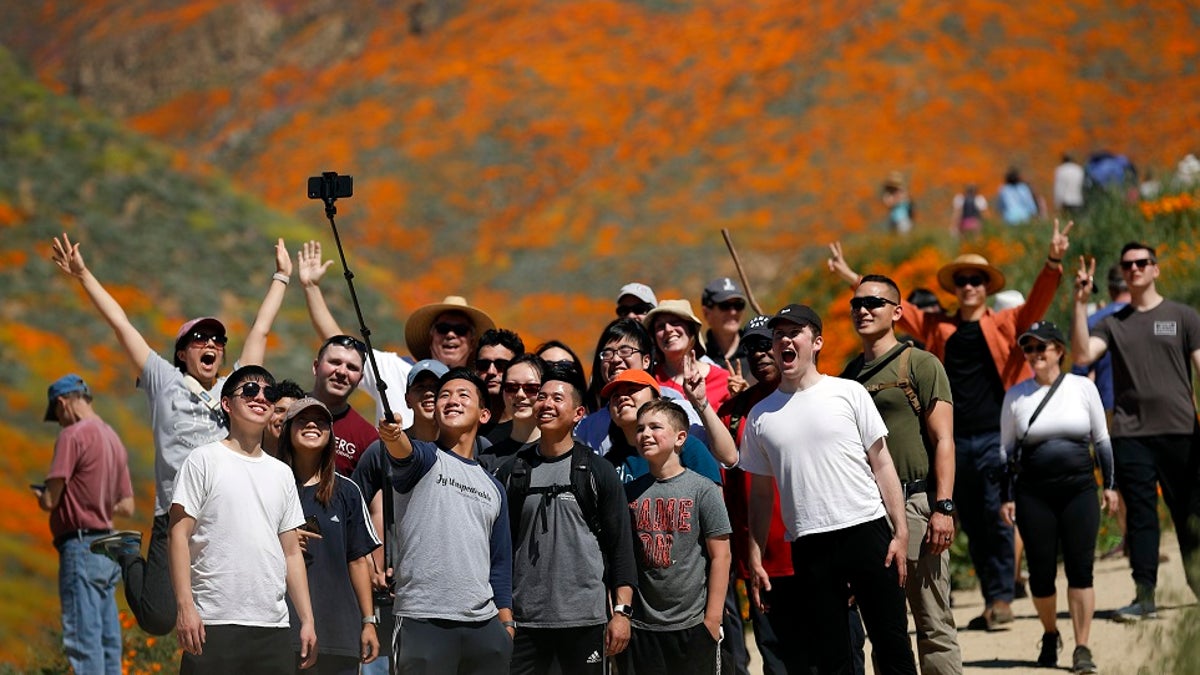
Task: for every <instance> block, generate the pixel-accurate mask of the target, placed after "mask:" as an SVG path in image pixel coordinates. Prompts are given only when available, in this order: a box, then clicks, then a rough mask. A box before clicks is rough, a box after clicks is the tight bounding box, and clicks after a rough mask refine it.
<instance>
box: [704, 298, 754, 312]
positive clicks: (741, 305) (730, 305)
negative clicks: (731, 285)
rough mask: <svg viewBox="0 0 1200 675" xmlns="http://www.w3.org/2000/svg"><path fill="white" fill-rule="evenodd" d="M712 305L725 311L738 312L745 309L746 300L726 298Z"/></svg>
mask: <svg viewBox="0 0 1200 675" xmlns="http://www.w3.org/2000/svg"><path fill="white" fill-rule="evenodd" d="M712 306H713V307H716V308H717V309H720V310H722V311H726V312H728V311H729V310H733V311H735V312H740V311H742V310H744V309H746V301H745V300H726V301H725V302H718V303H716V304H714V305H712Z"/></svg>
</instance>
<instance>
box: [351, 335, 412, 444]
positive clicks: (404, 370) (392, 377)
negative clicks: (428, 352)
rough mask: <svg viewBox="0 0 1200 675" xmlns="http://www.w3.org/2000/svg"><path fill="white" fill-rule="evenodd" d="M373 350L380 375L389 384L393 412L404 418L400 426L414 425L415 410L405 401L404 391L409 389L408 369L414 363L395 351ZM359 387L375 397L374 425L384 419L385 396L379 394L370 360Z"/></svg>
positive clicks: (388, 394) (389, 402) (364, 367)
mask: <svg viewBox="0 0 1200 675" xmlns="http://www.w3.org/2000/svg"><path fill="white" fill-rule="evenodd" d="M371 351H372V352H373V353H374V354H375V365H377V366H379V375H380V377H382V378H383V382H384V384H386V385H387V399H388V405H390V406H391V408H392V414H393V415H396V416H397V417H399V418H400V419H401V420H403V421H402V422H401V424H400V426H401V427H402V428H404V429H407V428H409V427H411V426H412V423H413V411H412V410H411V409H410V408H409V407H408V404H407V403H405V402H404V393H405V392H406V391H408V371H410V370H412V364H411V363H409V362H408V361H405V360H404V359H403V358H401V357H400V355H399V354H397V353H395V352H385V351H380V350H378V349H372V350H371ZM359 388H360V389H362V390H363V391H365V392H367V393H368V394H370V395H371V398H373V399H375V419H373V420H371V424H372V425H374V424H376V423H378V422H379V420H381V419H383V397H381V396H380V395H379V388H378V387H377V386H376V385H375V371H374V370H372V369H371V364H370V363H369V362H368V363H364V364H363V378H362V382H361V383H360V384H359Z"/></svg>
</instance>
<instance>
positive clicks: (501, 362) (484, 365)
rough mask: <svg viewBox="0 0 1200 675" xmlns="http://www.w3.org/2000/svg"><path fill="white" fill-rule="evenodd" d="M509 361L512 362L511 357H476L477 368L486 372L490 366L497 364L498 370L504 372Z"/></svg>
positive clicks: (481, 371)
mask: <svg viewBox="0 0 1200 675" xmlns="http://www.w3.org/2000/svg"><path fill="white" fill-rule="evenodd" d="M509 363H512V361H511V360H510V359H475V370H476V372H480V373H486V372H487V371H488V369H489V368H491V367H492V366H496V372H498V373H503V372H504V370H505V369H506V368H508V364H509Z"/></svg>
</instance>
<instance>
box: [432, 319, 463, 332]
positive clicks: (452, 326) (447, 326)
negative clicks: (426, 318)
mask: <svg viewBox="0 0 1200 675" xmlns="http://www.w3.org/2000/svg"><path fill="white" fill-rule="evenodd" d="M433 329H434V330H436V331H437V332H438V334H439V335H449V334H451V333H454V334H455V335H467V334H468V333H470V332H471V324H469V323H450V322H449V321H439V322H437V323H435V324H433Z"/></svg>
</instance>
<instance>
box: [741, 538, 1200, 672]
mask: <svg viewBox="0 0 1200 675" xmlns="http://www.w3.org/2000/svg"><path fill="white" fill-rule="evenodd" d="M1161 550H1162V552H1163V553H1165V554H1166V555H1167V556H1169V558H1170V559H1169V560H1168V561H1167V562H1164V563H1162V565H1160V567H1159V572H1158V575H1159V577H1158V614H1159V618H1158V619H1157V620H1154V621H1144V622H1142V623H1140V624H1134V625H1129V624H1119V623H1116V622H1115V621H1112V620H1111V619H1109V618H1108V617H1109V616H1110V615H1111V614H1112V611H1113V610H1115V609H1117V608H1118V607H1124V606H1125V605H1127V604H1129V602H1130V601H1131V600H1132V599H1133V580H1132V579H1130V577H1129V561H1128V560H1127V559H1126V558H1116V559H1113V560H1098V561H1096V568H1095V573H1094V581H1095V588H1096V617H1095V619H1094V620H1093V622H1092V636H1091V639H1090V640H1089V642H1090V643H1091V645H1090V646H1091V648H1092V654H1093V656H1094V658H1095V661H1096V665H1097V666H1098V667H1099V669H1100V672H1101V673H1102V674H1104V675H1126V674H1135V673H1155V674H1157V673H1161V672H1164V670H1163V667H1162V666H1161V665H1159V659H1160V658H1161V655H1162V653H1163V652H1165V651H1166V649H1167V648H1169V637H1170V633H1171V631H1172V629H1173V627H1174V624H1175V621H1176V620H1177V619H1178V618H1179V616H1180V610H1181V609H1182V608H1183V607H1185V606H1187V605H1189V604H1192V603H1194V602H1195V599H1194V598H1193V596H1192V593H1191V591H1190V590H1189V589H1188V587H1187V583H1186V582H1185V580H1184V576H1183V566H1182V565H1181V564H1180V557H1179V545H1178V544H1177V543H1176V540H1175V536H1174V533H1163V540H1162V548H1161ZM1066 583H1067V582H1066V575H1065V574H1063V571H1062V567H1061V566H1060V567H1059V571H1058V589H1059V592H1058V630H1059V632H1060V633H1061V634H1062V636H1063V649H1062V653H1061V654H1060V655H1059V659H1058V665H1059V668H1058V671H1057V672H1067V671H1069V669H1070V667H1071V652H1072V650H1074V649H1075V640H1074V636H1073V635H1072V630H1071V619H1070V617H1069V615H1068V614H1067V596H1066ZM982 611H983V598H982V597H980V595H979V592H978V591H975V590H970V591H956V592H955V593H954V619H955V621H956V622H957V623H958V625H959V627H960V631H959V634H958V640H959V645H960V646H961V647H962V651H963V666H964V668H963V672H964V673H965V674H966V675H984V674H989V675H995V674H996V673H1000V672H1003V673H1011V674H1013V675H1017V674H1020V673H1053V672H1056V671H1054V670H1051V669H1046V668H1038V667H1037V666H1036V665H1035V662H1036V660H1037V655H1038V642H1039V641H1040V640H1041V638H1042V626H1041V623H1040V622H1039V621H1038V619H1037V614H1036V613H1035V612H1034V610H1033V603H1031V602H1030V601H1029V600H1028V599H1023V600H1017V601H1015V602H1014V603H1013V612H1014V614H1016V621H1014V622H1013V623H1012V624H1010V627H1008V628H1007V629H1006V630H998V631H994V632H990V633H988V632H983V631H968V630H962V629H961V627H963V626H966V625H967V622H968V621H970V620H971V619H972V618H973V617H976V616H978V615H979V614H980V613H981V612H982ZM910 632H911V623H910ZM746 637H747V643H748V645H747V646H748V647H749V649H750V651H751V664H750V672H751V673H752V674H754V675H760V674H761V673H762V669H761V668H762V664H761V662H760V661H759V659H758V653H757V650H756V649H755V648H754V640H753V636H752V635H750V634H749V633H748V634H747V636H746ZM867 651H868V656H867V658H868V663H869V659H870V654H869V652H870V643H869V642H868V645H867ZM868 672H870V670H869V669H868Z"/></svg>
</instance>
